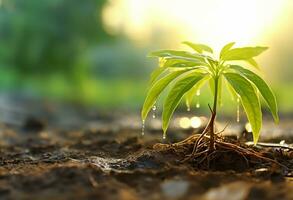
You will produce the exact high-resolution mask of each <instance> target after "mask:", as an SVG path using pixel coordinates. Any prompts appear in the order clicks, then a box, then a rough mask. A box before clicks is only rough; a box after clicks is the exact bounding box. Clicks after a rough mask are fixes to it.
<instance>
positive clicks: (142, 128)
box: [141, 120, 145, 136]
mask: <svg viewBox="0 0 293 200" xmlns="http://www.w3.org/2000/svg"><path fill="white" fill-rule="evenodd" d="M144 129H145V120H142V125H141V135H142V136H143V135H144Z"/></svg>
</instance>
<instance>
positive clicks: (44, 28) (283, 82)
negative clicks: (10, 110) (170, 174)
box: [0, 0, 293, 113]
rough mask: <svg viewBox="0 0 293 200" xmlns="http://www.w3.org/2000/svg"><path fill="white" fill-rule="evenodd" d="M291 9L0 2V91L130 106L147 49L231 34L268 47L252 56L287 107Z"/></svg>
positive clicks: (140, 93) (126, 1)
mask: <svg viewBox="0 0 293 200" xmlns="http://www.w3.org/2000/svg"><path fill="white" fill-rule="evenodd" d="M240 2H241V3H240ZM292 17H293V1H290V0H281V1H263V0H255V1H250V0H249V1H245V2H243V1H239V2H237V1H230V0H223V1H210V0H207V1H196V0H195V1H189V0H182V1H178V0H174V1H172V2H170V1H165V0H161V1H154V0H149V1H147V0H141V1H138V0H136V1H135V0H116V1H114V0H112V1H111V0H83V1H80V0H27V1H25V0H0V95H10V94H14V95H19V96H29V97H33V98H42V99H48V100H50V101H57V102H65V103H76V104H80V105H88V106H96V107H98V108H101V109H109V108H112V109H114V108H115V109H117V108H121V109H125V108H127V109H128V108H129V109H133V110H137V109H138V108H140V107H141V105H142V103H143V99H144V96H145V93H146V88H147V81H148V78H149V74H150V72H151V70H152V69H153V68H154V67H156V62H157V61H156V60H152V59H148V58H146V54H147V52H148V51H150V50H155V49H160V48H177V47H181V46H179V45H180V42H181V41H184V40H191V41H193V42H199V43H207V44H209V45H210V46H215V47H216V49H217V48H218V49H219V48H220V46H221V45H223V44H225V43H226V42H230V41H236V42H237V43H238V44H239V45H241V44H245V45H265V46H269V47H270V50H269V51H267V52H266V53H265V54H264V55H262V56H261V57H260V58H258V61H259V62H260V64H261V66H263V73H264V74H265V79H266V80H268V81H269V82H270V83H271V85H272V87H273V89H274V91H275V92H276V95H277V98H278V102H279V105H280V110H281V111H282V112H283V113H290V112H292V111H293V93H292V90H293V79H292V77H293V69H292V67H293V66H292V62H293V53H292V51H293V38H292V35H293V20H292ZM208 98H209V93H207V94H205V95H202V96H201V97H200V101H201V102H205V101H206V100H208ZM225 98H226V99H229V97H228V96H226V97H225ZM224 107H225V101H224ZM226 108H227V110H228V111H229V109H230V110H232V109H234V107H233V108H231V106H229V103H228V104H226Z"/></svg>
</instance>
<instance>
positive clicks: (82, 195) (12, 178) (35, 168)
mask: <svg viewBox="0 0 293 200" xmlns="http://www.w3.org/2000/svg"><path fill="white" fill-rule="evenodd" d="M50 112H51V111H50ZM55 112H57V111H55ZM97 113H99V112H97ZM97 113H96V112H93V113H90V114H89V115H87V116H86V117H84V116H83V117H82V118H83V119H84V120H77V119H76V118H74V114H72V113H70V114H66V115H64V114H63V115H60V114H58V117H59V118H57V119H56V118H54V117H52V116H50V115H44V116H45V117H43V118H40V117H39V116H38V115H36V116H34V117H27V116H26V117H23V122H22V123H10V124H9V123H7V121H8V120H7V119H6V123H2V124H1V135H0V136H1V143H0V147H1V149H0V155H1V156H0V199H30V200H31V199H125V200H126V199H127V200H132V199H185V200H186V199H207V200H213V199H217V200H219V199H220V200H221V199H225V200H229V199H231V200H237V199H239V200H240V199H293V193H292V192H291V190H292V189H293V179H292V170H291V169H292V167H293V153H292V150H290V149H286V148H281V147H274V148H273V147H259V148H257V147H253V148H254V150H256V151H258V152H261V153H262V155H268V156H269V157H271V158H272V159H276V160H278V161H280V163H282V164H283V165H285V166H286V167H287V169H286V168H283V167H280V166H277V165H276V164H274V163H267V162H261V161H259V162H256V163H255V164H254V165H253V166H245V163H243V162H242V161H241V159H240V161H238V160H237V159H235V161H234V162H231V163H229V164H228V165H225V166H224V167H223V166H222V168H220V169H219V168H217V167H215V166H218V165H215V164H214V165H212V166H211V169H199V168H198V166H197V165H196V163H194V162H192V161H191V162H187V163H182V162H181V160H182V158H181V157H180V156H181V155H177V154H174V152H172V151H171V150H168V151H163V150H158V149H156V148H155V149H154V148H153V146H154V145H155V144H158V143H160V142H162V140H161V134H160V133H161V132H160V131H159V130H158V129H156V128H154V127H156V125H154V126H153V127H152V125H151V124H150V125H149V126H147V129H146V132H145V136H144V137H142V136H141V130H140V121H139V120H138V118H137V117H132V116H131V115H128V114H126V113H120V114H119V115H116V114H115V113H114V114H113V113H112V114H111V115H109V114H107V115H102V114H97ZM113 116H115V117H113ZM133 116H136V115H133ZM69 122H71V123H69ZM150 123H151V122H150ZM154 124H155V123H154ZM192 131H196V130H189V131H184V132H183V131H182V130H180V129H175V128H173V129H171V130H170V135H169V137H168V140H167V142H165V143H168V142H171V141H172V142H174V141H178V140H180V139H183V138H186V137H188V136H189V135H190V134H191V132H192ZM197 131H198V130H197ZM227 131H228V132H229V130H227ZM231 138H232V139H235V138H233V137H230V139H231ZM290 138H291V142H292V135H290V134H288V135H287V136H286V139H287V140H286V141H290ZM236 139H237V138H236ZM275 140H276V138H274V141H275ZM235 141H236V142H239V141H238V140H235ZM272 141H273V140H272ZM241 144H242V145H244V142H243V140H242V143H241ZM247 148H252V147H247ZM229 155H230V154H229V153H227V154H223V156H224V157H221V158H220V161H219V162H221V160H225V156H229ZM230 156H231V155H230ZM236 158H237V157H236ZM241 162H242V163H241ZM239 163H240V164H239ZM241 165H242V167H241ZM243 165H244V166H243Z"/></svg>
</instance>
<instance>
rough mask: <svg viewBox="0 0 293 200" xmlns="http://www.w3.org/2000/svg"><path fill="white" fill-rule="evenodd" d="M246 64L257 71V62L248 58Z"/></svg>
mask: <svg viewBox="0 0 293 200" xmlns="http://www.w3.org/2000/svg"><path fill="white" fill-rule="evenodd" d="M246 62H248V63H249V64H251V65H252V66H253V67H255V68H256V69H259V66H258V64H257V62H256V61H255V60H254V59H253V58H250V59H248V60H246Z"/></svg>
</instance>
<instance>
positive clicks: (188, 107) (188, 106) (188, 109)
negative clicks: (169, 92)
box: [186, 103, 190, 112]
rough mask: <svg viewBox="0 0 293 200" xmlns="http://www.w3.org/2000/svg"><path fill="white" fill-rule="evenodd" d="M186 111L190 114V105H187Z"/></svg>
mask: <svg viewBox="0 0 293 200" xmlns="http://www.w3.org/2000/svg"><path fill="white" fill-rule="evenodd" d="M186 107H187V108H186V110H187V112H189V111H190V105H189V103H186Z"/></svg>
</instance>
